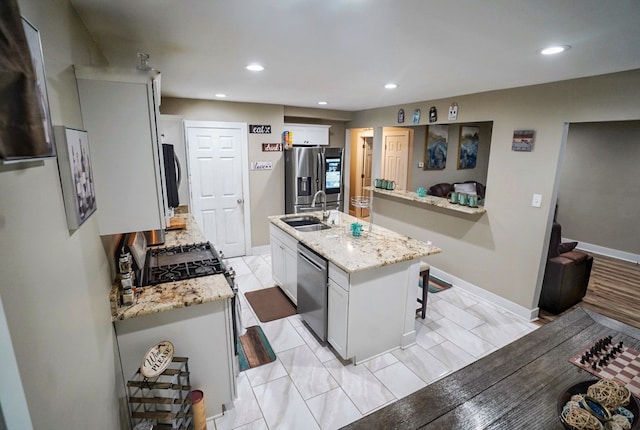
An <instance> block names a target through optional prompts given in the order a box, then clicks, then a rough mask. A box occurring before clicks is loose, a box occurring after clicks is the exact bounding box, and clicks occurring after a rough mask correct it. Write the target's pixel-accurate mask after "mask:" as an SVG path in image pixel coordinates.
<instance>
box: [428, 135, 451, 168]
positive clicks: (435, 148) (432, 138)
mask: <svg viewBox="0 0 640 430" xmlns="http://www.w3.org/2000/svg"><path fill="white" fill-rule="evenodd" d="M448 146H449V126H448V125H430V126H429V127H427V148H426V151H425V158H426V160H424V170H442V169H444V168H445V167H446V165H447V148H448Z"/></svg>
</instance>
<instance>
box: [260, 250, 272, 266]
mask: <svg viewBox="0 0 640 430" xmlns="http://www.w3.org/2000/svg"><path fill="white" fill-rule="evenodd" d="M260 257H262V258H263V259H264V261H265V262H266V263H267V264H268V265H269V267H271V253H270V252H269V253H267V254H260Z"/></svg>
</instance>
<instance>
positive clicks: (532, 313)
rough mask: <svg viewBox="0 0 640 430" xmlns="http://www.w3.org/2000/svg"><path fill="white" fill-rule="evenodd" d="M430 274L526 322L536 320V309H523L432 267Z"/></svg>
mask: <svg viewBox="0 0 640 430" xmlns="http://www.w3.org/2000/svg"><path fill="white" fill-rule="evenodd" d="M431 274H433V275H434V276H435V277H437V278H440V279H442V280H443V281H445V282H448V283H449V284H451V285H453V286H454V287H458V288H461V289H463V290H465V291H466V292H468V293H470V294H473V295H474V296H476V297H478V298H480V299H482V300H485V301H487V302H489V303H491V304H494V305H496V306H498V307H500V308H502V309H504V310H506V311H508V312H510V313H512V314H514V315H516V316H517V317H519V318H522V319H523V320H526V321H528V322H533V321H535V320H537V319H538V311H539V309H538V308H537V307H536V308H533V309H528V308H525V307H524V306H521V305H519V304H517V303H514V302H512V301H510V300H507V299H505V298H503V297H500V296H499V295H497V294H494V293H492V292H490V291H487V290H485V289H484V288H480V287H478V286H477V285H474V284H472V283H470V282H467V281H465V280H464V279H460V278H458V277H456V276H453V275H451V274H449V273H447V272H444V271H442V270H440V269H438V268H436V267H433V266H431Z"/></svg>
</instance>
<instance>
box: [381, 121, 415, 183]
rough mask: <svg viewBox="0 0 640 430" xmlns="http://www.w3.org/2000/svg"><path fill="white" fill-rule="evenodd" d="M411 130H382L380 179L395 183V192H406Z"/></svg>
mask: <svg viewBox="0 0 640 430" xmlns="http://www.w3.org/2000/svg"><path fill="white" fill-rule="evenodd" d="M411 142H413V130H412V129H407V128H392V127H385V128H383V129H382V163H381V166H380V167H381V169H380V170H381V174H382V178H384V179H387V180H392V181H394V182H395V189H396V190H406V189H407V184H408V183H409V176H408V171H409V165H410V161H411V151H410V148H411V147H412V145H411Z"/></svg>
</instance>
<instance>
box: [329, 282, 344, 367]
mask: <svg viewBox="0 0 640 430" xmlns="http://www.w3.org/2000/svg"><path fill="white" fill-rule="evenodd" d="M328 302H329V303H328V326H327V340H328V341H329V343H330V344H331V345H332V346H333V347H334V348H335V350H336V351H337V352H338V354H340V356H341V357H342V358H344V359H345V360H346V359H347V358H348V350H347V334H348V331H349V330H348V315H349V293H348V292H347V291H345V290H343V289H342V288H341V287H340V286H339V285H338V284H336V283H335V282H334V281H333V280H332V279H329V300H328Z"/></svg>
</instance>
